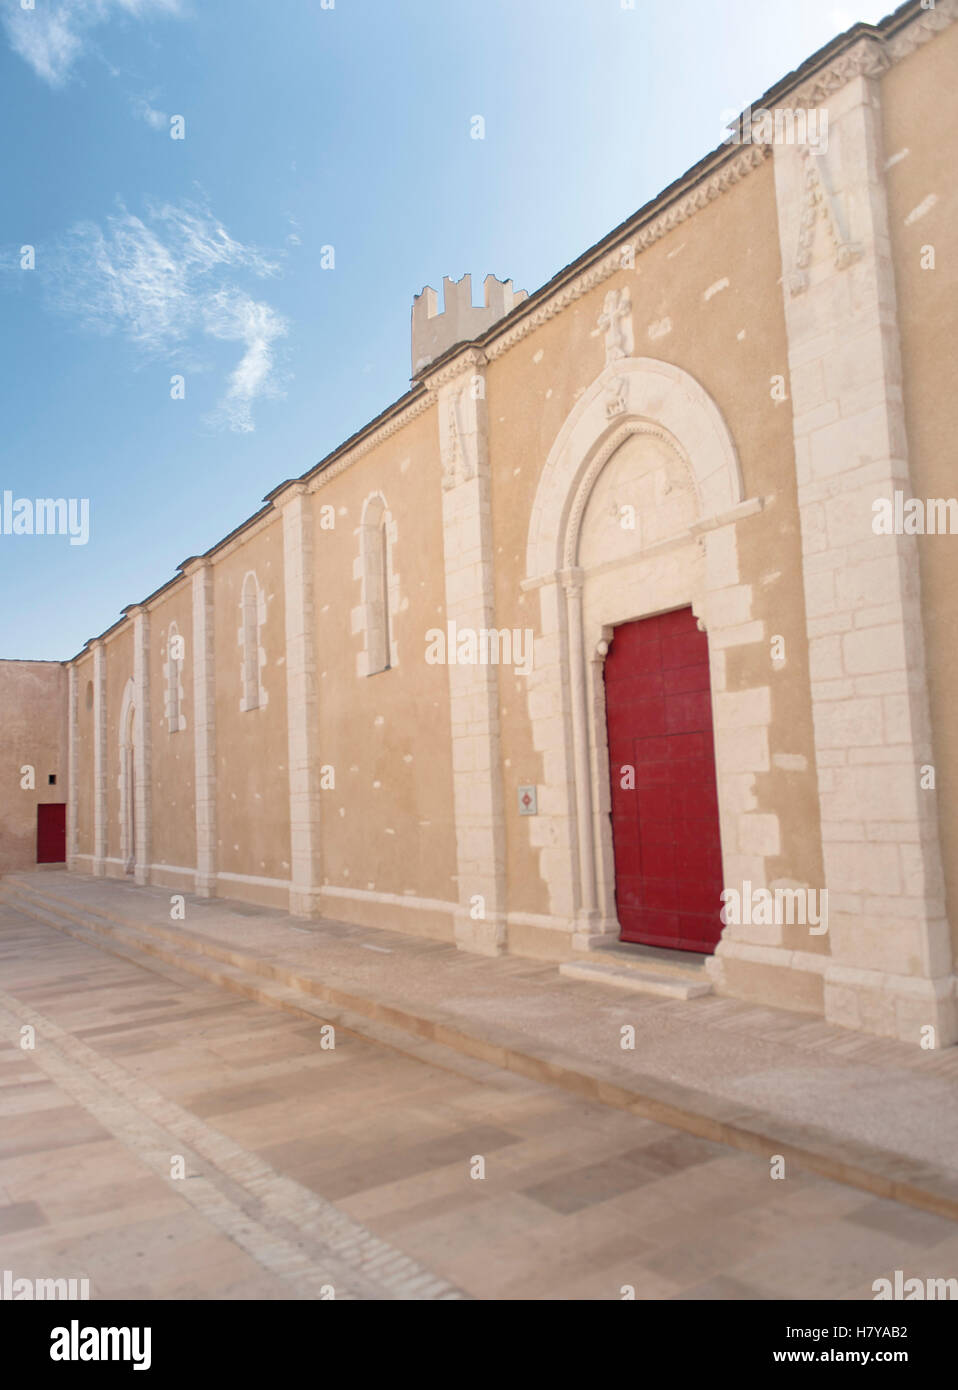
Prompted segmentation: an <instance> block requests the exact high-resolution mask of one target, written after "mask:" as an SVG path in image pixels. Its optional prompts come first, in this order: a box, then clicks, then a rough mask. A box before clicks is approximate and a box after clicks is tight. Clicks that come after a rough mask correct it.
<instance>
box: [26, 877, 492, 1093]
mask: <svg viewBox="0 0 958 1390" xmlns="http://www.w3.org/2000/svg"><path fill="white" fill-rule="evenodd" d="M20 886H21V885H19V884H12V883H9V882H4V883H2V884H0V899H4V900H6V901H7V902H9V903H11V905H13V906H15V907H16V908H17V910H18V911H20V912H23V913H25V914H26V915H27V916H29V917H32V918H33V919H34V920H35V921H38V922H43V923H44V924H45V925H47V926H50V927H55V928H56V929H57V930H58V931H62V932H64V933H65V934H66V935H67V936H72V937H73V938H74V939H75V940H77V941H82V942H84V943H85V944H87V945H90V946H95V947H97V949H99V950H105V951H108V952H109V953H110V954H111V955H115V956H119V957H120V958H121V959H123V960H128V961H130V962H131V963H132V964H135V965H141V966H144V967H145V968H146V969H150V970H154V971H157V972H158V973H160V974H163V975H165V976H166V977H167V978H174V979H176V978H177V977H178V975H180V974H187V975H191V976H194V977H197V978H199V979H202V980H204V981H206V982H207V983H209V984H212V985H216V986H217V987H219V988H220V989H227V990H230V991H231V992H232V993H234V994H239V995H243V996H244V997H245V998H247V999H251V1000H253V1001H254V1002H256V1003H258V1004H271V1005H273V1006H274V1007H277V1008H281V1009H285V1010H287V1011H289V1012H292V1013H298V1014H303V1015H306V1016H307V1017H309V1018H311V1019H313V1020H314V1021H315V1022H318V1023H331V1024H333V1026H334V1027H335V1028H336V1029H337V1031H342V1032H345V1033H351V1034H353V1036H355V1037H360V1038H363V1039H364V1040H366V1041H373V1042H377V1043H379V1044H380V1045H381V1046H385V1047H389V1048H391V1049H392V1050H393V1051H396V1052H402V1053H404V1054H405V1055H406V1056H411V1057H419V1058H420V1059H421V1060H424V1061H429V1062H430V1063H431V1064H432V1065H436V1064H437V1062H438V1064H440V1065H442V1066H444V1067H445V1068H446V1069H448V1068H449V1060H448V1055H447V1053H446V1049H445V1047H443V1046H442V1044H440V1043H435V1042H432V1041H430V1040H428V1039H426V1038H423V1037H417V1036H410V1032H409V1031H407V1030H406V1029H400V1028H397V1027H393V1026H391V1025H390V1024H388V1023H384V1022H382V1021H381V1020H379V1019H372V1018H369V1017H367V1016H366V1015H364V1014H360V1013H355V1012H353V1011H352V1010H350V1009H348V1008H344V1007H343V1006H342V1005H341V1004H338V1003H331V1002H328V1001H324V1000H321V999H319V998H316V997H315V996H314V994H313V993H312V992H311V991H309V990H308V988H307V989H304V988H303V987H302V986H303V985H308V984H309V983H312V982H310V981H306V980H299V979H298V978H297V977H296V976H294V975H290V977H289V978H290V980H291V983H289V984H285V983H281V982H280V979H279V978H276V977H275V976H270V975H267V974H265V973H260V972H256V971H251V970H245V969H243V968H242V967H239V966H236V965H234V964H231V963H228V962H226V961H225V960H223V959H221V958H220V957H221V956H225V955H227V954H228V953H227V952H226V951H217V954H216V955H215V956H214V955H213V954H207V952H206V950H205V943H202V944H201V943H198V942H195V941H193V940H191V939H190V938H188V937H185V936H183V937H180V938H179V939H178V941H177V944H175V945H174V944H173V943H172V941H170V940H165V939H164V938H171V937H173V936H175V935H176V934H175V933H169V932H166V931H165V930H163V931H160V930H158V929H156V928H154V927H152V926H151V927H148V928H143V927H134V926H132V925H130V924H129V923H124V924H123V925H120V924H119V922H118V921H116V920H109V921H108V920H107V919H106V917H105V916H104V915H103V914H100V913H96V912H93V911H90V912H88V911H87V910H86V909H81V908H78V907H76V905H75V904H72V903H71V904H70V905H69V908H67V907H65V906H64V905H63V904H62V903H61V904H60V905H58V906H56V907H53V906H51V904H50V901H49V900H50V898H51V897H52V895H50V894H47V893H40V892H37V891H35V890H34V889H33V888H32V887H31V888H30V889H29V890H27V891H24V892H22V893H20V892H17V889H18V888H19V887H20ZM178 946H179V947H180V949H177V947H178ZM184 948H185V949H184ZM159 962H162V966H167V967H170V968H169V969H163V968H162V966H161V965H160V964H159ZM256 964H260V965H262V964H263V963H262V962H256ZM277 974H279V972H277ZM462 1065H463V1066H466V1065H468V1063H466V1062H463V1064H462Z"/></svg>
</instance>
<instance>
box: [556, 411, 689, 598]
mask: <svg viewBox="0 0 958 1390" xmlns="http://www.w3.org/2000/svg"><path fill="white" fill-rule="evenodd" d="M635 434H640V435H643V436H645V437H648V436H650V435H651V436H652V438H653V439H658V440H660V441H661V442H662V443H663V444H664V445H665V446H666V447H667V448H668V450H669V452H670V454H671V457H672V460H673V464H674V465H677V466H678V469H679V471H680V476H681V477H682V479H683V481H684V483H685V485H686V486H687V487H688V488H689V489H690V490H691V492H692V494H693V495H694V496H695V498H696V499H698V496H699V490H698V487H697V486H696V482H695V476H694V474H693V472H692V469H691V468H690V466H689V462H688V460H687V459H686V458H685V457H684V455H683V454H682V451H681V449H680V448H679V446H678V444H677V443H676V441H675V438H674V436H673V435H672V434H670V433H669V431H668V430H666V429H663V428H662V427H661V426H660V425H654V424H651V423H650V422H649V421H647V420H629V421H627V422H625V423H624V424H623V425H622V426H621V427H620V428H619V429H617V430H616V431H615V433H614V434H612V435H610V436H609V438H608V439H607V440H606V441H605V443H604V444H603V445H602V448H601V449H599V451H598V452H597V453H596V454H595V456H594V457H593V459H592V461H591V463H590V464H589V466H588V468H587V469H586V471H585V473H584V474H583V476H582V480H581V482H580V483H579V486H578V488H577V489H576V494H575V498H574V500H573V503H572V506H571V508H570V509H569V516H568V520H567V522H566V531H565V539H564V542H563V550H562V568H563V571H564V572H567V573H568V572H570V571H572V570H575V569H577V567H578V564H579V535H580V533H581V530H582V518H583V516H584V515H585V509H586V507H587V506H588V502H589V498H590V497H591V496H592V488H593V486H594V484H595V482H596V480H597V478H598V477H599V474H600V473H601V472H602V470H603V468H605V465H606V464H607V463H608V462H609V460H610V459H611V457H612V455H613V454H615V453H617V452H618V450H619V449H620V448H621V447H622V445H623V444H624V443H625V441H626V440H627V439H629V438H630V437H631V436H632V435H635ZM579 574H580V576H581V571H579ZM580 582H581V579H580Z"/></svg>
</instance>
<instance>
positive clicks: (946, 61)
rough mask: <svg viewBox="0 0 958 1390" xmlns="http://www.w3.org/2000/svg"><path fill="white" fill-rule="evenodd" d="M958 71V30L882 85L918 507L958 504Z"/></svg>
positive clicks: (948, 730)
mask: <svg viewBox="0 0 958 1390" xmlns="http://www.w3.org/2000/svg"><path fill="white" fill-rule="evenodd" d="M956 68H958V25H952V26H951V27H950V28H947V29H945V30H944V31H943V32H942V33H941V34H940V35H939V36H938V38H936V40H935V41H934V43H927V44H924V45H923V46H922V47H920V48H918V49H916V50H915V51H914V52H913V53H911V54H910V55H909V56H908V57H906V58H904V59H903V60H902V61H901V62H900V63H898V64H896V65H895V66H894V67H893V68H891V69H890V70H889V71H888V72H886V73H884V74H883V76H882V78H881V83H880V115H881V126H882V131H881V143H882V150H883V163H882V173H883V176H884V185H885V190H886V197H887V202H888V233H889V239H890V245H891V258H892V262H893V264H894V274H895V288H896V296H897V304H898V327H899V334H900V342H901V372H902V390H903V400H904V411H905V432H906V435H907V439H908V450H909V454H908V457H909V468H910V479H911V484H910V486H911V490H912V492H913V494H914V496H915V497H916V498H919V499H929V498H941V499H947V498H953V497H958V484H956V478H955V467H954V457H955V450H954V441H955V439H956V438H958V393H956V392H955V390H954V360H955V336H956V331H958V324H956V321H955V320H956V312H955V305H958V187H956V185H955V178H954V169H955V164H956V160H958V135H956V132H958V85H956V83H955V81H954V73H955V71H956ZM915 543H916V547H917V552H918V563H919V572H920V580H921V596H922V605H921V607H922V627H923V632H924V638H925V659H926V669H927V684H928V695H929V701H930V711H931V722H932V742H933V748H934V760H935V774H936V775H935V782H936V787H935V796H936V799H937V804H938V829H939V835H940V839H941V852H942V865H943V871H944V878H945V901H946V906H947V910H948V916H949V919H950V922H951V945H952V952H953V957H954V958H956V959H958V792H956V788H958V726H956V721H955V717H954V709H955V691H956V689H958V640H956V638H958V537H956V535H955V534H954V532H951V533H946V534H944V535H940V534H935V535H928V534H925V535H919V536H918V537H917V538H916V542H915Z"/></svg>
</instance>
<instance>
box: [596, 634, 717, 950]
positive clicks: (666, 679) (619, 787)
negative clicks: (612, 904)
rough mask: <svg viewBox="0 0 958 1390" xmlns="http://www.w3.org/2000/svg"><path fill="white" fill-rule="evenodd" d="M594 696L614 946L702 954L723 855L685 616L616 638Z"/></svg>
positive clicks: (693, 637) (700, 663)
mask: <svg viewBox="0 0 958 1390" xmlns="http://www.w3.org/2000/svg"><path fill="white" fill-rule="evenodd" d="M605 695H606V712H607V719H608V730H609V764H610V777H611V787H612V840H613V846H614V850H615V896H616V905H617V908H618V916H619V925H620V927H621V929H622V940H623V941H640V942H643V943H644V944H645V945H648V946H669V947H672V948H673V949H674V950H680V951H701V952H704V953H706V954H709V955H711V954H712V952H713V951H714V950H715V947H716V944H717V943H718V940H719V937H720V935H721V931H722V923H721V920H720V917H719V913H720V911H721V906H722V903H721V892H722V849H721V842H720V839H719V820H718V793H717V790H716V784H715V754H714V747H713V739H712V696H711V691H710V688H709V653H708V638H707V637H706V635H705V633H704V632H699V630H698V626H697V624H696V620H695V618H694V617H693V615H692V610H691V608H680V609H678V610H677V611H676V612H674V613H663V614H661V615H659V616H657V617H654V618H642V619H640V620H639V621H638V622H633V623H625V624H623V626H622V627H617V628H616V629H615V633H614V636H613V641H612V645H611V648H610V650H609V655H608V657H607V658H606V662H605ZM630 770H631V771H630Z"/></svg>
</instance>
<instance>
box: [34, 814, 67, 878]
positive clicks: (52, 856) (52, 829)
mask: <svg viewBox="0 0 958 1390" xmlns="http://www.w3.org/2000/svg"><path fill="white" fill-rule="evenodd" d="M66 857H67V808H66V803H65V802H54V803H53V804H49V803H48V804H47V805H46V806H38V807H37V863H38V864H62V863H63V862H64V860H65V859H66Z"/></svg>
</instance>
